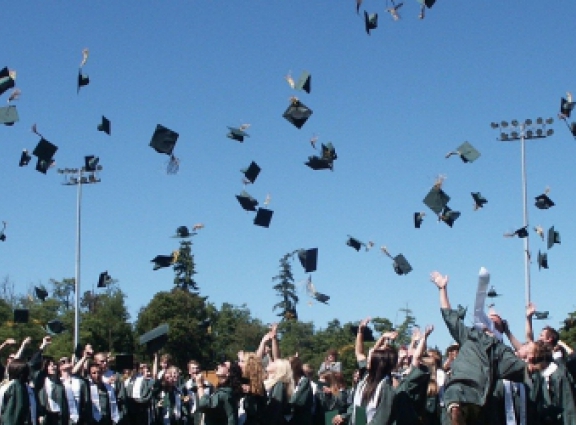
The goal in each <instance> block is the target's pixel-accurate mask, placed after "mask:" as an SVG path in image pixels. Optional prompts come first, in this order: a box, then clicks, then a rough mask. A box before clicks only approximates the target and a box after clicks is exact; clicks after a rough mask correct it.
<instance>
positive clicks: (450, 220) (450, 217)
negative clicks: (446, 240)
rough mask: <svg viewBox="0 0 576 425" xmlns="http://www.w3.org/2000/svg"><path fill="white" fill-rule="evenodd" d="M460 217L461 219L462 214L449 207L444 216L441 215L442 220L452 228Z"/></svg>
mask: <svg viewBox="0 0 576 425" xmlns="http://www.w3.org/2000/svg"><path fill="white" fill-rule="evenodd" d="M458 217H460V212H459V211H453V210H451V209H450V208H449V207H448V205H446V206H445V207H444V209H443V210H442V214H440V220H442V221H443V222H444V223H446V224H447V225H448V226H450V227H452V226H453V225H454V222H455V221H456V219H458Z"/></svg>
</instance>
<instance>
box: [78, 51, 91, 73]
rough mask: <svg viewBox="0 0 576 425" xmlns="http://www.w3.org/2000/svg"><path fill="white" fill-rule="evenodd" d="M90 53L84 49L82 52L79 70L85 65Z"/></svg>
mask: <svg viewBox="0 0 576 425" xmlns="http://www.w3.org/2000/svg"><path fill="white" fill-rule="evenodd" d="M89 53H90V51H89V50H88V49H87V48H86V49H83V50H82V62H80V69H82V67H83V66H84V65H86V62H87V61H88V54H89Z"/></svg>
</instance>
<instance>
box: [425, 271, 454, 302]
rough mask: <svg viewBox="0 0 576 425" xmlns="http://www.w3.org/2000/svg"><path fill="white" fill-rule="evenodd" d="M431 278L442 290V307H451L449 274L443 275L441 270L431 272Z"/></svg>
mask: <svg viewBox="0 0 576 425" xmlns="http://www.w3.org/2000/svg"><path fill="white" fill-rule="evenodd" d="M430 280H431V281H432V282H433V283H434V284H435V285H436V287H437V288H438V290H439V291H440V308H445V309H451V307H450V300H449V299H448V280H449V279H448V276H442V275H441V274H440V273H439V272H437V271H434V272H432V273H430Z"/></svg>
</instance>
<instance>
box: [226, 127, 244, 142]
mask: <svg viewBox="0 0 576 425" xmlns="http://www.w3.org/2000/svg"><path fill="white" fill-rule="evenodd" d="M228 130H230V131H229V132H228V134H227V135H226V137H228V138H229V139H232V140H236V141H237V142H240V143H242V142H243V141H244V137H250V135H249V134H248V133H246V132H245V131H244V130H242V129H240V128H235V127H228Z"/></svg>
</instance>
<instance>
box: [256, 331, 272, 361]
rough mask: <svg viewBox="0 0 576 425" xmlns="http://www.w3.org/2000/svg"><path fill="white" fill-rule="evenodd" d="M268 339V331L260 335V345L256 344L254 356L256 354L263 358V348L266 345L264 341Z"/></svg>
mask: <svg viewBox="0 0 576 425" xmlns="http://www.w3.org/2000/svg"><path fill="white" fill-rule="evenodd" d="M268 341H270V333H269V332H268V333H266V335H264V336H263V337H262V339H261V340H260V345H259V346H258V350H256V356H258V358H260V359H261V358H263V357H264V348H265V347H266V343H267V342H268Z"/></svg>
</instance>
